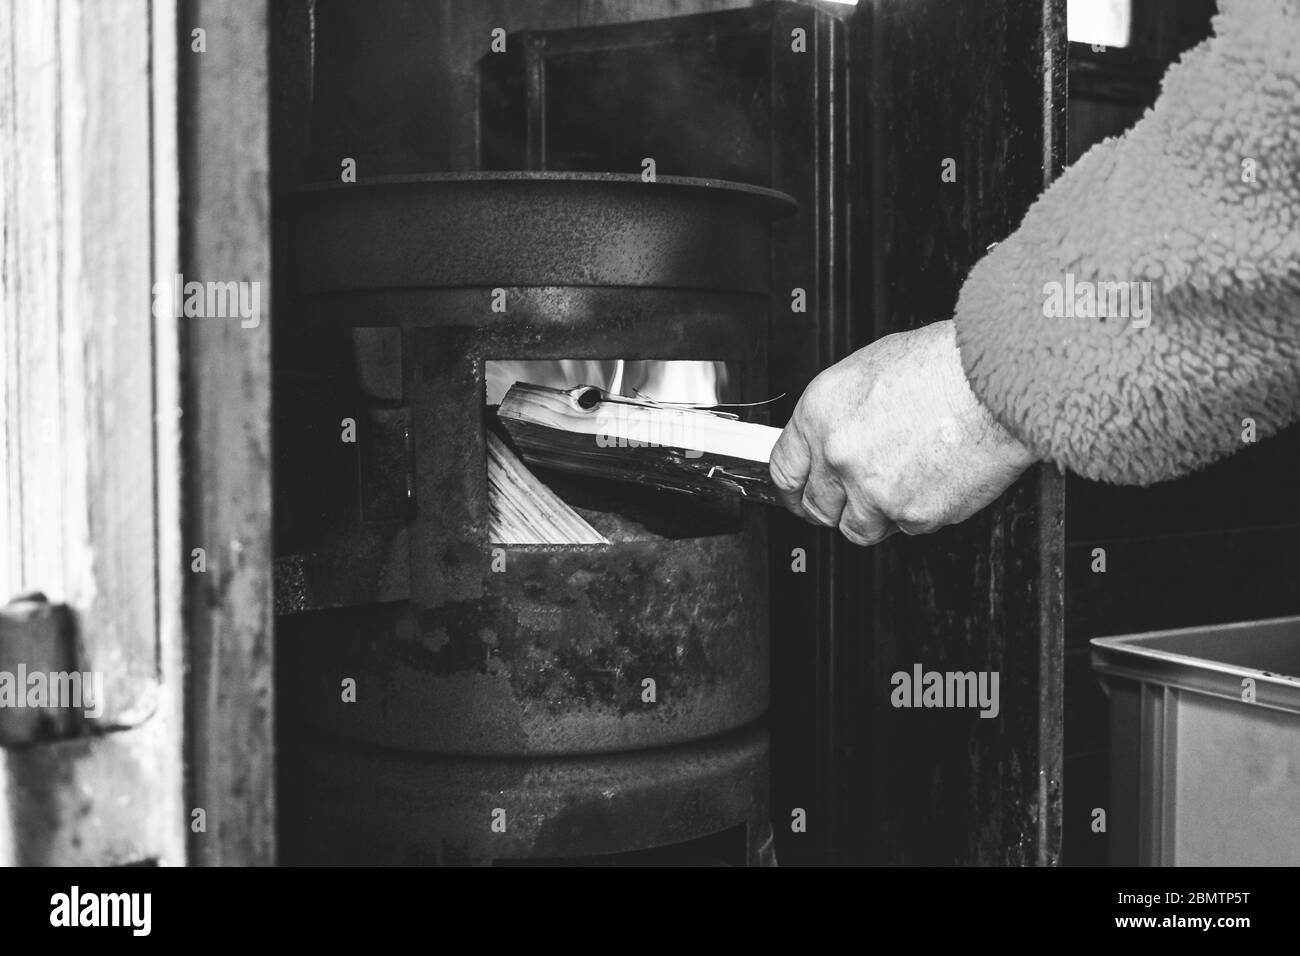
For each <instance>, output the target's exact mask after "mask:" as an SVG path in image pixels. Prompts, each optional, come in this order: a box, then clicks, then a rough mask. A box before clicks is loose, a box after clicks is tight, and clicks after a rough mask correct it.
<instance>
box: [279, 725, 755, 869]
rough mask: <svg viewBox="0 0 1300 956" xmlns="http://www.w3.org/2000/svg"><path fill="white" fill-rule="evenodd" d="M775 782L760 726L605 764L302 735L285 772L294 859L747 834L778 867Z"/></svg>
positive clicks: (609, 846) (549, 853) (539, 853)
mask: <svg viewBox="0 0 1300 956" xmlns="http://www.w3.org/2000/svg"><path fill="white" fill-rule="evenodd" d="M768 773H769V771H768V740H767V732H766V731H765V730H763V729H762V728H755V727H751V728H746V729H745V730H743V731H740V732H737V733H735V734H730V735H727V736H726V737H722V738H716V739H713V740H709V741H705V742H700V743H695V744H691V745H687V746H683V747H675V748H672V749H671V750H665V751H645V752H640V753H635V754H624V755H618V756H613V757H601V758H598V759H594V760H588V759H582V758H570V759H535V760H456V759H448V758H438V757H429V756H425V755H418V754H404V753H399V752H392V751H383V750H375V749H363V748H354V747H348V746H343V745H339V744H337V743H333V742H330V741H328V740H327V739H326V738H323V737H318V736H307V737H295V738H294V742H293V746H292V747H290V748H287V750H286V754H285V765H284V767H283V768H282V787H283V800H284V807H285V809H286V813H285V816H284V834H283V842H282V848H283V854H284V862H286V863H289V864H308V865H319V864H345V865H347V864H351V865H392V864H397V865H401V864H409V865H423V864H452V865H455V864H479V865H483V864H490V863H492V862H493V861H501V860H523V859H546V858H556V857H563V858H574V857H586V856H599V855H604V854H613V853H625V852H629V851H635V850H641V849H644V848H648V847H656V846H663V845H666V844H680V843H684V842H686V841H690V840H695V839H699V838H701V837H704V836H707V835H709V834H715V833H718V832H719V831H723V830H727V829H728V828H731V827H737V826H745V827H747V833H746V835H745V840H746V844H747V846H746V850H745V853H744V855H745V857H746V858H747V859H746V860H745V861H744V862H748V863H749V864H750V865H755V864H760V863H769V864H770V863H771V862H772V860H771V831H770V827H769V826H768V824H767V811H768V804H767V790H768ZM498 810H499V811H504V820H503V824H499V825H498V830H494V829H493V827H492V823H493V819H494V811H498ZM501 816H502V815H501V814H498V815H497V819H501ZM502 825H503V826H504V830H503V831H501V829H500V827H501V826H502Z"/></svg>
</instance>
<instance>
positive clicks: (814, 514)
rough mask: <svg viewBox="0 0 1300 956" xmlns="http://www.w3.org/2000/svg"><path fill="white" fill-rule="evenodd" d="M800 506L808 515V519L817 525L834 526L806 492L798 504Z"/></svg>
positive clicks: (831, 520)
mask: <svg viewBox="0 0 1300 956" xmlns="http://www.w3.org/2000/svg"><path fill="white" fill-rule="evenodd" d="M800 505H802V507H803V510H804V511H805V512H806V513H807V514H808V517H810V518H811V519H812V520H813V521H815V522H816V523H817V524H821V525H826V526H828V527H832V526H834V524H835V521H834V520H833V519H831V518H828V517H827V516H826V513H825V511H824V510H823V509H822V508H821V507H819V506H818V504H817V502H816V501H815V500H814V499H813V497H812V496H811V495H809V494H808V493H807V492H805V493H804V496H803V500H802V501H801V502H800Z"/></svg>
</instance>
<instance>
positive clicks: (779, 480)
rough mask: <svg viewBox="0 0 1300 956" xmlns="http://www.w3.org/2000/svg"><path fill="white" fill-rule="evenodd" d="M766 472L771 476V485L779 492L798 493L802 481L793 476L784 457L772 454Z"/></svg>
mask: <svg viewBox="0 0 1300 956" xmlns="http://www.w3.org/2000/svg"><path fill="white" fill-rule="evenodd" d="M767 470H768V473H769V474H771V476H772V483H773V484H774V485H776V487H777V488H778V489H779V490H781V491H787V492H788V491H798V490H799V488H801V487H802V486H803V480H802V479H801V478H796V477H795V476H794V474H793V473H792V472H791V470H790V466H789V465H788V464H787V463H786V460H785V456H784V455H781V454H777V453H773V455H772V460H771V462H770V463H769V464H768V466H767Z"/></svg>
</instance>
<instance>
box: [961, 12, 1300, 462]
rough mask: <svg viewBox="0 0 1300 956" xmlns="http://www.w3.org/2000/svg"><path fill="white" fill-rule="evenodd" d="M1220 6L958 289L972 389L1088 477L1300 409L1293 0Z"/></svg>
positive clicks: (1299, 44)
mask: <svg viewBox="0 0 1300 956" xmlns="http://www.w3.org/2000/svg"><path fill="white" fill-rule="evenodd" d="M1220 11H1221V12H1220V13H1219V14H1218V15H1217V16H1216V17H1215V20H1214V27H1215V36H1214V37H1213V38H1211V39H1210V40H1207V41H1206V42H1205V43H1203V44H1201V45H1200V46H1198V47H1196V48H1195V49H1193V50H1191V51H1189V52H1188V53H1187V54H1186V55H1185V56H1184V57H1183V58H1182V60H1181V61H1180V62H1179V63H1177V64H1175V65H1174V66H1172V67H1171V68H1170V69H1169V71H1168V73H1167V74H1166V75H1165V78H1164V81H1163V83H1162V89H1161V95H1160V98H1159V99H1158V101H1157V102H1156V104H1155V106H1153V107H1152V108H1151V109H1150V110H1148V111H1147V112H1146V114H1145V115H1144V116H1143V117H1142V119H1141V120H1140V121H1139V122H1138V123H1137V124H1136V125H1135V126H1134V127H1133V128H1132V129H1131V130H1129V131H1128V132H1127V133H1125V134H1124V135H1123V136H1120V137H1118V138H1113V139H1108V140H1106V141H1105V142H1102V143H1099V144H1098V145H1097V146H1096V147H1094V148H1093V149H1092V150H1090V151H1089V152H1088V153H1087V154H1085V155H1084V156H1083V157H1082V158H1081V159H1080V160H1079V161H1078V162H1077V163H1075V164H1074V165H1073V166H1071V167H1070V168H1069V169H1068V170H1066V172H1065V173H1064V175H1062V176H1061V177H1060V178H1059V179H1058V180H1057V181H1056V182H1055V183H1054V184H1053V185H1052V186H1051V187H1050V188H1048V190H1047V191H1046V192H1044V194H1043V195H1042V196H1041V197H1040V198H1039V199H1038V201H1037V202H1036V203H1035V204H1034V205H1033V206H1032V207H1031V208H1030V210H1029V212H1028V213H1027V214H1026V216H1025V218H1024V221H1023V222H1022V223H1021V225H1020V227H1019V228H1018V229H1017V230H1016V231H1015V232H1014V233H1013V234H1012V235H1011V236H1010V237H1008V238H1007V239H1006V240H1005V241H1004V242H1002V243H1000V244H999V245H998V246H996V247H995V248H994V249H993V251H992V252H990V253H989V254H988V255H987V256H985V257H984V259H982V260H981V261H980V262H979V263H978V264H977V265H976V266H975V268H974V269H973V270H972V271H971V273H970V275H969V276H968V278H967V280H966V282H965V284H964V285H963V287H962V290H961V295H960V297H959V300H958V304H957V311H956V316H955V319H956V328H957V341H958V346H959V348H960V350H961V356H962V364H963V367H964V368H965V370H966V375H967V377H968V379H969V380H970V382H971V386H972V388H973V389H974V391H975V393H976V395H978V396H979V397H980V399H981V401H982V402H983V403H984V404H985V405H986V406H987V407H988V408H989V409H990V411H992V413H993V414H994V416H995V417H997V418H998V420H999V421H1001V422H1002V424H1003V425H1005V426H1006V427H1007V428H1008V429H1009V430H1010V431H1011V432H1013V433H1014V434H1015V435H1016V436H1017V437H1019V438H1020V439H1021V441H1023V442H1024V443H1025V444H1026V445H1027V446H1028V447H1029V448H1030V449H1031V450H1032V451H1033V452H1034V453H1035V454H1036V455H1037V456H1038V457H1039V458H1041V459H1043V460H1049V461H1054V462H1056V463H1057V464H1058V465H1059V466H1061V467H1063V468H1069V469H1070V470H1071V471H1074V472H1076V473H1078V474H1081V475H1084V476H1086V477H1089V478H1097V479H1100V480H1103V481H1110V482H1114V483H1119V484H1139V485H1142V484H1149V483H1151V482H1155V481H1161V480H1164V479H1167V478H1173V477H1176V476H1178V475H1182V474H1185V473H1187V472H1189V471H1192V470H1194V469H1196V468H1199V467H1202V466H1204V465H1206V464H1208V463H1210V462H1211V461H1213V460H1215V459H1217V458H1220V457H1222V456H1224V455H1226V454H1228V453H1230V452H1232V451H1234V450H1235V449H1238V448H1240V447H1242V444H1243V436H1247V437H1248V436H1249V434H1250V431H1251V429H1252V427H1253V429H1254V433H1255V435H1256V436H1257V437H1260V438H1262V437H1265V436H1267V435H1269V434H1271V433H1273V432H1276V431H1278V430H1279V429H1281V428H1283V427H1285V426H1286V425H1288V424H1290V423H1291V422H1293V421H1296V420H1297V419H1298V418H1300V0H1220ZM1120 283H1122V284H1123V285H1122V286H1121V285H1119V284H1120ZM1134 283H1136V285H1134ZM1144 284H1145V285H1144ZM1126 292H1127V293H1128V301H1127V304H1126V302H1125V299H1124V296H1123V293H1126ZM1144 293H1145V294H1146V295H1147V298H1145V299H1144V298H1143V295H1144ZM1144 310H1145V314H1144ZM1247 419H1249V420H1250V421H1249V422H1248V421H1247ZM1252 423H1253V424H1252Z"/></svg>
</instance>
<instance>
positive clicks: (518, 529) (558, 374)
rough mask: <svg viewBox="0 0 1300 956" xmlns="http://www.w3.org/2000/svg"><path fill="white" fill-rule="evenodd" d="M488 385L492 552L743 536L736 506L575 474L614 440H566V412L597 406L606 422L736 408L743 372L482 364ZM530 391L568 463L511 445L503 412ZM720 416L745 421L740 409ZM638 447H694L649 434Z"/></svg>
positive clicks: (727, 366) (569, 363) (694, 366)
mask: <svg viewBox="0 0 1300 956" xmlns="http://www.w3.org/2000/svg"><path fill="white" fill-rule="evenodd" d="M484 381H485V386H486V387H485V400H486V408H485V429H486V432H487V451H488V454H487V475H486V481H487V490H488V509H489V528H488V540H489V542H490V543H491V544H550V545H602V544H617V543H622V542H628V541H645V540H656V539H664V538H668V539H673V538H698V537H707V536H712V535H721V534H735V533H737V532H739V531H740V522H741V506H740V505H739V503H737V502H734V501H725V500H722V501H720V500H714V499H709V498H703V497H697V496H695V495H691V494H687V493H684V492H680V491H673V490H668V489H664V488H659V487H655V486H653V485H651V484H649V483H645V484H638V483H631V482H628V481H622V480H614V479H612V478H607V477H602V476H600V475H599V474H590V473H577V472H575V471H574V470H573V460H574V457H575V456H574V452H575V450H576V451H577V458H578V459H581V457H582V450H583V448H584V443H588V444H589V445H590V447H591V450H592V451H593V452H594V451H596V449H597V446H598V445H600V446H601V448H602V450H603V449H604V448H605V446H608V445H609V444H610V440H609V437H608V436H607V435H590V434H587V435H582V434H576V433H570V432H568V431H566V429H568V428H569V427H571V422H570V420H569V418H567V417H566V414H567V411H572V412H574V413H581V412H583V411H593V410H594V408H593V407H594V406H595V405H597V404H599V406H600V411H601V414H606V415H610V416H618V415H619V414H622V413H624V412H627V411H629V410H632V411H633V412H636V411H638V410H645V409H647V408H649V409H654V410H656V411H657V410H658V409H659V408H663V409H668V410H671V409H675V408H683V407H687V406H689V407H691V408H716V407H717V406H734V405H736V404H737V403H739V402H741V401H742V400H743V399H742V397H741V395H740V382H741V364H740V363H739V362H724V361H696V360H677V359H672V360H668V359H665V360H646V359H636V360H623V359H557V360H541V361H539V360H530V361H522V360H504V359H503V360H490V361H487V362H485V363H484ZM529 387H535V388H529ZM512 388H513V389H515V391H513V392H512V391H511V390H512ZM525 389H527V390H528V401H529V403H530V407H534V406H533V404H532V403H534V402H535V403H536V404H535V408H536V409H537V410H538V413H539V415H540V416H541V417H546V418H547V420H548V421H549V422H551V424H552V425H553V428H552V429H551V431H550V432H549V433H550V434H552V435H554V436H557V441H558V442H559V443H560V444H563V445H565V446H566V451H567V455H565V456H561V455H557V456H555V458H556V459H557V461H558V460H559V459H561V458H567V461H562V462H560V463H559V464H556V463H554V462H552V463H548V462H547V461H546V460H543V459H544V458H545V457H546V456H545V455H543V454H539V452H538V449H537V448H536V447H535V445H533V444H532V443H530V444H529V445H528V446H527V447H525V446H524V445H523V444H522V443H521V442H520V441H519V440H518V439H519V435H518V432H517V431H516V433H515V434H513V435H512V428H511V427H510V425H511V424H512V423H510V422H504V423H503V421H502V419H501V418H500V417H499V416H498V412H499V411H500V408H501V404H502V402H503V401H507V403H508V404H516V403H518V402H519V401H520V400H521V399H520V398H519V396H520V395H521V393H522V392H523V391H524V390H525ZM718 410H719V411H723V412H726V413H728V414H731V415H739V416H740V417H741V418H747V417H748V416H747V415H745V414H744V413H745V412H746V411H747V409H744V408H730V409H728V408H721V409H718ZM580 417H581V416H580V414H576V415H575V416H574V419H575V420H577V419H578V418H580ZM665 418H666V419H671V418H672V416H671V415H667V416H665ZM641 437H642V438H644V440H645V443H646V444H648V445H651V446H655V447H660V446H661V447H663V448H664V450H665V452H664V453H665V454H671V453H672V452H670V451H669V449H672V448H674V447H675V446H676V445H677V444H679V443H683V442H686V441H689V440H690V439H689V436H687V435H684V434H683V433H682V432H681V431H680V430H673V429H669V428H665V429H664V430H662V432H659V431H654V429H653V428H652V429H651V431H650V432H647V433H644V434H643V435H642V436H641ZM613 460H614V461H615V462H616V461H617V456H615V458H614V459H613ZM597 470H599V469H597Z"/></svg>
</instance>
